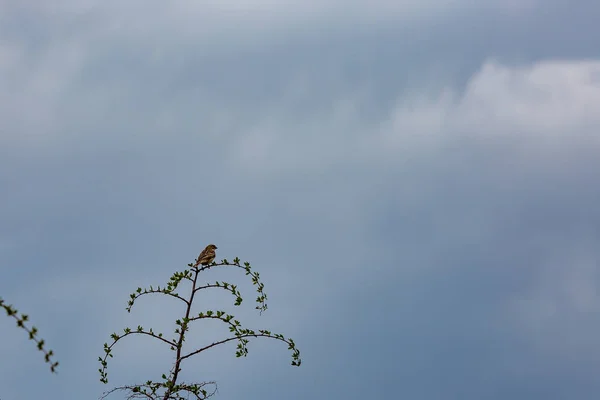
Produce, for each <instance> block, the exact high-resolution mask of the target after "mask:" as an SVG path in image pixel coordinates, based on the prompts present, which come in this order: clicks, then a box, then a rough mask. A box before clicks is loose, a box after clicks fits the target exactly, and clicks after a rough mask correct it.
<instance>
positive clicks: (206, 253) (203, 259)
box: [194, 244, 217, 267]
mask: <svg viewBox="0 0 600 400" xmlns="http://www.w3.org/2000/svg"><path fill="white" fill-rule="evenodd" d="M216 249H217V246H215V245H214V244H209V245H208V246H206V248H205V249H204V250H202V252H201V253H200V255H199V256H198V258H197V259H196V264H195V265H194V267H197V266H198V265H200V264H202V265H208V264H210V263H212V262H213V260H214V259H215V256H216V254H215V250H216Z"/></svg>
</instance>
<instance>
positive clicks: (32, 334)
mask: <svg viewBox="0 0 600 400" xmlns="http://www.w3.org/2000/svg"><path fill="white" fill-rule="evenodd" d="M0 307H2V308H3V309H4V311H6V314H7V315H8V316H9V317H12V318H14V319H15V320H16V321H17V326H18V327H19V328H21V329H23V330H24V331H25V332H27V334H28V335H29V340H33V341H34V342H35V344H36V346H37V348H38V350H39V351H41V352H42V353H44V361H45V362H46V363H47V364H49V365H50V371H51V372H52V373H56V368H57V367H58V361H53V360H52V357H53V356H54V352H53V351H52V350H46V348H45V345H46V342H45V341H44V339H38V336H37V334H38V330H37V328H36V327H35V326H32V327H31V328H28V327H27V325H26V324H25V323H26V322H27V321H29V316H28V315H27V314H21V315H19V311H18V310H17V309H16V308H14V307H13V306H12V305H11V304H6V303H5V302H4V300H3V299H2V298H0Z"/></svg>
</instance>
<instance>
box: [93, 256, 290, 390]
mask: <svg viewBox="0 0 600 400" xmlns="http://www.w3.org/2000/svg"><path fill="white" fill-rule="evenodd" d="M227 266H231V267H237V268H241V269H243V270H244V271H245V274H246V275H249V276H250V277H251V281H252V284H253V285H254V286H256V291H257V293H258V296H257V298H256V306H255V308H256V309H257V310H259V313H260V314H262V313H263V312H264V311H266V310H267V303H266V300H267V294H266V293H265V292H264V285H263V283H262V282H260V275H259V273H258V272H255V271H252V268H251V266H250V263H248V262H244V263H243V264H242V263H241V261H240V259H239V258H237V257H236V258H235V259H234V260H233V262H232V263H230V262H229V261H227V259H224V260H222V261H221V262H220V263H215V262H213V263H212V264H209V265H205V266H195V265H194V264H188V267H190V269H186V270H184V271H181V272H175V273H174V274H173V275H172V276H171V278H170V279H169V282H168V283H167V285H166V286H165V287H160V286H158V287H156V288H154V287H152V286H150V288H149V289H142V288H141V287H140V288H137V290H136V291H135V292H134V293H132V294H131V295H130V296H129V301H128V303H127V307H126V310H127V312H131V309H132V308H133V305H134V304H135V302H136V300H137V299H138V298H140V297H142V296H144V295H147V294H164V295H167V296H170V297H173V298H175V299H177V300H179V301H181V302H183V303H184V304H185V306H186V311H185V316H183V317H182V318H180V319H177V320H176V321H175V324H176V328H175V337H174V338H173V339H166V338H164V337H163V334H162V333H155V332H154V331H153V330H152V329H151V328H150V329H148V330H146V329H144V327H142V326H138V327H137V329H131V328H125V329H124V330H123V333H122V334H117V333H113V334H112V335H111V338H112V339H113V341H112V343H111V344H110V345H109V344H108V343H104V357H98V361H99V362H100V364H101V368H99V369H98V371H99V372H100V381H101V382H102V383H105V384H106V383H108V374H107V360H108V358H109V357H113V355H112V349H113V348H114V346H115V345H116V344H117V342H119V341H120V340H121V339H123V338H125V337H126V336H130V335H147V336H150V337H153V338H155V339H157V340H159V341H161V342H163V343H165V344H167V345H168V346H169V349H170V350H171V351H174V352H175V353H176V355H175V361H174V365H173V368H172V369H171V372H170V373H169V375H168V376H167V375H166V374H163V375H162V379H163V380H164V381H163V382H153V381H147V382H146V383H145V384H143V385H133V386H122V387H119V388H115V389H113V390H111V391H110V392H108V393H107V394H105V396H107V395H108V394H110V393H112V392H113V391H115V390H128V391H129V392H130V398H150V399H156V398H159V396H160V397H162V398H163V399H164V400H167V399H184V397H181V394H178V393H181V392H187V393H188V395H189V394H192V395H194V396H195V398H196V399H198V400H204V399H207V398H208V397H210V396H212V394H214V393H215V392H214V391H213V392H210V393H209V392H208V391H206V389H203V387H204V386H205V385H209V384H212V385H214V387H215V391H216V383H214V382H205V383H202V384H191V385H190V384H183V383H177V381H178V375H179V372H180V371H181V364H182V362H183V361H184V360H186V359H188V358H190V357H192V356H195V355H197V354H200V353H202V352H204V351H206V350H208V349H210V348H213V347H216V346H218V345H221V344H225V343H227V342H230V341H234V340H235V341H237V342H238V344H237V349H236V353H235V354H236V357H242V356H243V357H246V356H247V354H248V347H247V344H248V343H249V338H251V337H266V338H270V339H275V340H278V341H282V342H284V343H286V344H287V345H288V349H289V350H291V351H292V365H294V366H300V364H301V359H300V351H299V350H298V349H297V348H296V344H295V343H294V341H293V340H292V339H290V338H285V337H284V336H283V335H281V334H277V333H272V332H270V331H268V330H258V331H254V330H251V329H245V328H243V327H242V325H241V323H240V322H239V321H238V320H237V319H235V317H234V316H233V315H231V314H228V313H226V312H225V311H213V310H208V311H204V312H201V313H199V314H197V315H195V316H192V315H191V307H192V303H193V300H194V297H195V295H196V293H198V292H199V291H200V290H205V289H210V288H218V289H222V290H225V291H228V292H229V293H231V295H233V296H234V298H235V301H234V305H235V306H239V305H241V304H242V302H243V298H242V295H241V293H240V291H239V290H238V288H237V286H236V285H233V284H230V283H228V282H219V281H216V282H215V283H207V284H205V285H198V276H199V274H200V272H202V271H206V270H209V269H211V268H215V267H227ZM182 281H189V282H190V283H191V285H192V288H191V290H190V292H189V297H187V298H186V297H183V296H181V295H180V294H179V293H178V292H177V291H176V289H177V288H178V287H179V285H180V283H181V282H182ZM201 319H217V320H220V321H221V322H223V323H225V324H227V325H228V326H229V331H230V332H231V333H232V336H230V337H227V338H225V339H223V340H219V341H216V342H213V343H211V344H209V345H207V346H204V347H202V348H198V349H194V350H192V351H189V352H187V353H186V352H184V351H183V344H184V342H185V334H186V332H188V331H189V329H190V327H189V326H190V323H192V322H194V321H198V320H201ZM161 389H162V390H163V391H164V393H162V394H159V391H160V390H161ZM105 396H103V398H104V397H105Z"/></svg>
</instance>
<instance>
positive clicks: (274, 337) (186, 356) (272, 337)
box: [181, 333, 291, 360]
mask: <svg viewBox="0 0 600 400" xmlns="http://www.w3.org/2000/svg"><path fill="white" fill-rule="evenodd" d="M246 337H267V338H271V339H277V340H280V341H282V342H284V343H286V344H288V345H291V343H290V342H288V341H287V340H285V339H283V338H281V337H277V336H274V335H267V334H265V333H258V334H256V333H254V334H243V335H240V336H233V337H229V338H227V339H223V340H219V341H218V342H214V343H212V344H209V345H208V346H205V347H202V348H201V349H198V350H195V351H193V352H191V353H189V354H186V355H185V356H183V357H181V360H185V359H186V358H189V357H192V356H194V355H196V354H199V353H202V352H203V351H205V350H208V349H210V348H211V347H215V346H218V345H220V344H223V343H227V342H231V341H232V340H239V339H243V338H246Z"/></svg>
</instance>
